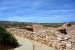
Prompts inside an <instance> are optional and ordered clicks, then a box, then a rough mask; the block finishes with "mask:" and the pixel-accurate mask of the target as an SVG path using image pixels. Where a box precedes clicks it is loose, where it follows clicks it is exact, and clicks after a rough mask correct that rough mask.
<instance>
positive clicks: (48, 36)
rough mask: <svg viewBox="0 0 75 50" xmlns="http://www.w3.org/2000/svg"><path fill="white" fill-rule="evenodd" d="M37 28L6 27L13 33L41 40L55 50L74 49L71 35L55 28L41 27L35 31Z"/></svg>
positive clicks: (74, 42)
mask: <svg viewBox="0 0 75 50" xmlns="http://www.w3.org/2000/svg"><path fill="white" fill-rule="evenodd" d="M35 28H36V27H35ZM37 29H38V27H37ZM37 29H36V31H35V32H31V31H28V30H25V29H18V28H7V30H8V31H9V32H11V33H12V34H14V35H17V36H21V37H25V38H29V39H31V40H35V41H38V42H41V43H43V44H46V45H48V46H50V47H53V48H55V49H57V50H75V49H74V47H72V46H75V45H74V44H75V41H72V37H71V36H69V35H67V34H62V33H61V32H59V31H57V30H47V29H45V30H43V29H41V30H40V31H37Z"/></svg>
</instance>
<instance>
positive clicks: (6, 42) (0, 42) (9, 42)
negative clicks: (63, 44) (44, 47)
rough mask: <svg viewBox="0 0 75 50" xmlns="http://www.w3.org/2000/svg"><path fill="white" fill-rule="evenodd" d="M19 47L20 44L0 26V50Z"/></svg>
mask: <svg viewBox="0 0 75 50" xmlns="http://www.w3.org/2000/svg"><path fill="white" fill-rule="evenodd" d="M16 47H19V43H18V42H17V40H16V39H15V37H14V36H13V35H12V34H10V33H9V32H7V31H6V29H5V28H4V27H1V26H0V50H4V49H5V50H8V49H11V48H16Z"/></svg>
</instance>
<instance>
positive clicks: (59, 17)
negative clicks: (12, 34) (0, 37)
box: [0, 0, 75, 23]
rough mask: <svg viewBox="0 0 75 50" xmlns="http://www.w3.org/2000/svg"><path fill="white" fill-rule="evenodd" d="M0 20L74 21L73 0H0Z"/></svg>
mask: <svg viewBox="0 0 75 50" xmlns="http://www.w3.org/2000/svg"><path fill="white" fill-rule="evenodd" d="M0 20H2V21H19V22H45V23H46V22H47V23H58V22H69V21H75V0H0Z"/></svg>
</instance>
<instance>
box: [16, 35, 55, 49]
mask: <svg viewBox="0 0 75 50" xmlns="http://www.w3.org/2000/svg"><path fill="white" fill-rule="evenodd" d="M16 39H18V42H19V43H20V44H21V45H22V46H21V47H19V48H16V49H15V50H55V49H53V48H52V47H49V46H46V45H45V44H42V43H39V42H36V41H33V40H29V39H27V38H23V37H19V36H16Z"/></svg>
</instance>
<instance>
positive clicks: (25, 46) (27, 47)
mask: <svg viewBox="0 0 75 50" xmlns="http://www.w3.org/2000/svg"><path fill="white" fill-rule="evenodd" d="M16 39H17V40H18V42H19V44H21V45H22V46H20V47H18V48H16V49H15V50H33V44H32V42H31V41H30V40H28V39H26V38H23V37H18V36H16Z"/></svg>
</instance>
